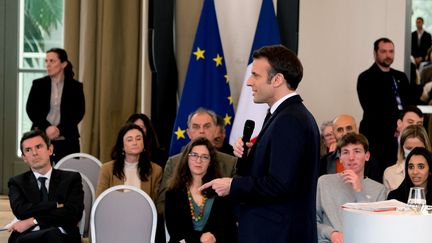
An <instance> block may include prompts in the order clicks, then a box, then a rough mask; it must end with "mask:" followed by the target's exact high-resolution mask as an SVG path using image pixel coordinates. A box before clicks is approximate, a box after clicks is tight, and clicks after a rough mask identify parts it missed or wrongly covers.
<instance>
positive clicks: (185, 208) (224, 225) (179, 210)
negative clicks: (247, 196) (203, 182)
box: [165, 189, 236, 243]
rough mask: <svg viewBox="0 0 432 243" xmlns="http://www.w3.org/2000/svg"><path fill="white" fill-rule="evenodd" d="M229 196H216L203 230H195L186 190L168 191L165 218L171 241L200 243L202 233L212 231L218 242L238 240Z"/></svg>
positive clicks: (225, 242) (227, 242)
mask: <svg viewBox="0 0 432 243" xmlns="http://www.w3.org/2000/svg"><path fill="white" fill-rule="evenodd" d="M228 200H229V199H228V198H227V197H217V196H216V197H215V200H214V202H213V205H212V208H211V211H210V215H209V218H208V220H207V223H206V225H205V226H204V229H203V231H202V232H199V231H195V230H194V229H193V225H192V216H191V210H190V206H189V200H188V197H187V193H186V191H185V190H178V189H174V190H169V191H167V192H166V204H165V219H166V226H167V229H168V233H169V234H170V241H169V242H179V241H180V240H182V239H184V240H186V242H188V243H189V242H191V243H199V242H200V237H201V234H202V233H205V232H211V233H212V234H213V235H214V236H215V238H216V242H224V243H229V242H236V226H235V219H234V214H233V212H232V206H231V204H230V202H229V201H228Z"/></svg>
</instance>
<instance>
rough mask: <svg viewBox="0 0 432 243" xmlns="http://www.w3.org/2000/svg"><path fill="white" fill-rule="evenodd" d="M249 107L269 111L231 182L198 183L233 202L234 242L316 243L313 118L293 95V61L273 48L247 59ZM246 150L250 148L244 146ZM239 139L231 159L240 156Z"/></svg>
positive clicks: (296, 70)
mask: <svg viewBox="0 0 432 243" xmlns="http://www.w3.org/2000/svg"><path fill="white" fill-rule="evenodd" d="M253 58H254V61H253V64H252V75H251V77H250V78H249V79H248V81H247V85H248V86H250V87H251V88H252V93H253V96H254V102H255V103H267V104H268V105H269V106H270V113H271V116H270V118H268V119H266V121H265V122H264V125H263V128H262V130H261V132H260V133H259V135H258V137H257V140H256V142H255V143H254V144H253V146H252V147H251V149H250V152H249V154H248V155H247V157H246V159H241V160H239V161H238V163H237V174H236V175H235V176H234V177H233V178H220V179H215V180H213V181H210V182H208V183H206V184H204V185H203V186H202V187H201V188H200V189H205V188H207V187H210V186H211V187H212V188H213V189H214V190H215V191H216V193H217V194H218V195H219V196H224V195H230V196H231V197H232V199H233V200H235V201H236V202H237V203H238V227H239V228H238V230H239V238H238V240H239V242H248V243H250V242H252V243H253V242H273V243H274V242H302V243H308V242H314V243H315V242H317V225H316V214H315V210H316V207H315V203H316V200H315V198H316V186H317V177H318V163H319V148H320V144H319V143H320V137H319V136H320V135H319V130H318V127H317V124H316V121H315V119H314V118H313V116H312V114H311V113H310V112H309V111H308V110H307V109H306V107H305V106H304V105H303V103H302V99H301V98H300V96H299V95H298V94H297V93H296V92H295V90H296V89H297V86H298V84H299V82H300V81H301V79H302V76H303V67H302V64H301V63H300V60H299V59H298V58H297V56H296V55H295V54H294V53H293V52H292V51H290V50H288V49H287V48H285V47H283V46H281V45H276V46H267V47H263V48H261V49H259V50H257V51H255V52H254V54H253ZM248 145H251V144H250V143H248ZM243 153H245V154H246V153H247V151H243V142H242V141H241V139H239V140H238V141H237V142H236V144H235V146H234V154H235V155H236V156H238V157H242V155H243Z"/></svg>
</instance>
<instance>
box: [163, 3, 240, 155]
mask: <svg viewBox="0 0 432 243" xmlns="http://www.w3.org/2000/svg"><path fill="white" fill-rule="evenodd" d="M199 107H204V108H206V109H209V110H213V111H214V112H216V114H218V115H220V116H222V117H224V120H225V129H226V132H227V136H228V137H229V134H230V132H231V123H232V121H233V119H234V108H233V100H232V97H231V92H230V88H229V83H228V74H227V71H226V67H225V59H224V54H223V51H222V43H221V39H220V35H219V28H218V23H217V17H216V10H215V5H214V0H204V5H203V8H202V11H201V17H200V20H199V24H198V29H197V32H196V35H195V41H194V45H193V47H192V54H191V57H190V60H189V67H188V70H187V74H186V80H185V82H184V87H183V93H182V96H181V98H180V106H179V109H178V111H177V117H176V120H175V123H174V128H173V134H172V139H171V148H170V155H175V154H177V153H179V152H180V151H181V148H182V147H183V146H185V145H186V144H187V143H188V142H189V138H188V137H187V134H186V129H187V117H188V115H189V114H190V113H192V112H193V111H195V110H196V109H198V108H199Z"/></svg>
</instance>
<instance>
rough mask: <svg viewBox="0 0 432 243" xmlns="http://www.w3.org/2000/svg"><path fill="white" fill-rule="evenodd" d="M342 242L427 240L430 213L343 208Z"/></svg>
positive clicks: (430, 231) (425, 242) (431, 221)
mask: <svg viewBox="0 0 432 243" xmlns="http://www.w3.org/2000/svg"><path fill="white" fill-rule="evenodd" d="M343 225H344V228H343V233H344V242H345V243H387V242H388V243H408V242H409V243H411V242H412V243H431V242H432V215H421V214H416V213H414V212H412V211H404V212H400V211H388V212H371V211H363V210H357V209H346V208H344V209H343Z"/></svg>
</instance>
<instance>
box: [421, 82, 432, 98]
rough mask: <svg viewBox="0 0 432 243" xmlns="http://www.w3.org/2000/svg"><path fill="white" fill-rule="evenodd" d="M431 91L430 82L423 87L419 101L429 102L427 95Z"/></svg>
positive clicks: (431, 84) (431, 83) (431, 85)
mask: <svg viewBox="0 0 432 243" xmlns="http://www.w3.org/2000/svg"><path fill="white" fill-rule="evenodd" d="M431 89H432V82H428V83H426V84H425V85H424V86H423V93H422V95H421V97H420V99H421V100H422V101H423V102H428V101H429V98H430V97H429V94H430V92H431Z"/></svg>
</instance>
